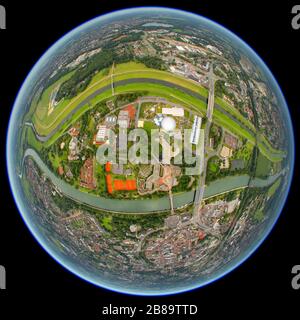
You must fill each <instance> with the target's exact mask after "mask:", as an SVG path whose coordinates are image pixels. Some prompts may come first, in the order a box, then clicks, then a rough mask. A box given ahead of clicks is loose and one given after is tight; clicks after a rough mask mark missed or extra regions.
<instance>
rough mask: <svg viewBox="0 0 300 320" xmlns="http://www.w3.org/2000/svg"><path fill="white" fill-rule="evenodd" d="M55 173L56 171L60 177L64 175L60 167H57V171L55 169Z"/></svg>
mask: <svg viewBox="0 0 300 320" xmlns="http://www.w3.org/2000/svg"><path fill="white" fill-rule="evenodd" d="M57 171H58V174H59V175H60V176H62V175H63V174H64V168H63V167H62V166H59V167H58V169H57Z"/></svg>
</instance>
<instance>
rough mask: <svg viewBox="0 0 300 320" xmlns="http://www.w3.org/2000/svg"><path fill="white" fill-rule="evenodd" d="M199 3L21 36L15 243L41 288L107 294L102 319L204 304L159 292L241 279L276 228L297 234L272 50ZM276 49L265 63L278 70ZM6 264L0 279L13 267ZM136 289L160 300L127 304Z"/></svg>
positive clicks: (13, 108)
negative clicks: (23, 52)
mask: <svg viewBox="0 0 300 320" xmlns="http://www.w3.org/2000/svg"><path fill="white" fill-rule="evenodd" d="M104 2H105V1H104ZM104 2H103V3H104ZM105 3H106V2H105ZM94 6H95V4H94ZM196 6H197V5H196V4H195V10H192V9H191V8H190V9H189V10H188V9H187V8H184V7H176V6H174V7H172V6H170V5H165V6H157V5H151V4H150V5H148V4H147V5H145V6H135V4H133V5H128V6H127V7H126V6H125V7H123V6H122V7H119V8H118V7H116V8H114V9H113V10H110V9H109V10H103V8H102V10H103V11H101V10H100V11H98V13H97V12H95V13H94V14H93V15H88V14H87V13H86V11H84V10H83V12H82V17H81V18H80V19H77V20H76V19H74V20H72V24H70V25H68V27H66V28H65V29H64V30H65V32H62V33H60V36H59V37H57V34H58V33H55V32H56V31H57V30H56V29H55V27H54V29H53V34H55V36H53V37H52V36H50V35H51V32H50V33H49V39H48V40H47V43H48V45H47V46H46V47H45V48H44V50H41V49H40V48H39V49H38V50H37V49H34V48H33V47H31V45H30V43H31V41H33V40H29V41H30V43H28V48H27V49H25V50H29V52H30V50H33V52H35V53H36V52H38V53H39V54H37V53H36V54H35V55H34V56H33V57H34V58H32V59H31V60H30V63H29V64H28V66H29V67H28V68H27V65H26V67H24V68H22V67H21V66H22V61H20V62H18V66H19V68H20V69H19V70H20V80H18V82H16V85H15V87H14V88H13V90H15V91H14V92H15V95H14V96H12V97H11V100H10V101H11V102H12V103H11V105H10V109H8V114H9V117H8V118H7V119H8V120H7V123H6V126H7V133H6V142H5V143H4V146H3V147H4V148H5V153H4V160H3V163H4V164H5V163H6V167H7V174H6V178H5V179H7V181H8V182H7V184H8V186H7V189H8V191H9V190H10V195H9V196H7V199H8V198H11V199H12V200H10V202H9V203H11V204H7V208H8V206H9V208H13V209H10V210H14V211H15V212H16V213H14V218H13V219H14V221H16V222H15V223H16V224H15V226H16V227H15V229H14V231H13V232H14V234H15V235H14V237H16V238H15V240H14V241H15V249H14V254H15V255H16V254H17V252H20V250H21V251H22V253H20V254H22V255H24V257H25V256H26V249H25V248H28V251H32V252H29V253H28V254H29V255H31V256H35V257H36V258H35V259H36V260H35V262H30V261H31V260H30V259H28V263H29V264H30V263H32V267H29V265H28V266H27V267H26V268H33V269H32V273H31V274H32V275H31V276H30V279H29V278H28V279H27V281H33V284H34V283H35V282H37V281H41V284H40V285H41V287H40V289H38V291H39V292H41V293H42V295H44V293H43V292H46V293H47V295H48V294H50V292H48V290H50V289H49V288H48V289H47V286H46V284H47V283H48V284H49V283H50V281H53V285H54V286H55V287H56V289H55V291H56V290H58V292H59V290H60V289H59V287H57V284H55V280H50V278H49V277H51V276H49V274H50V273H51V272H53V279H55V273H56V272H57V275H58V277H62V278H64V279H67V280H66V282H65V284H64V285H63V286H64V288H68V286H69V289H68V290H70V289H71V290H72V291H73V293H72V294H74V295H76V296H77V298H76V299H78V297H79V296H80V295H84V293H83V292H86V294H87V295H88V294H89V293H88V292H90V291H89V290H93V292H94V293H96V292H99V293H100V292H104V295H105V293H106V295H110V297H112V298H111V300H105V301H106V302H107V305H109V307H103V309H102V311H101V308H102V306H101V304H100V300H101V299H100V300H99V302H98V304H100V305H98V307H97V308H98V309H99V310H98V316H100V318H103V316H104V315H111V316H112V318H114V316H120V315H122V316H123V317H124V318H122V319H127V318H133V317H135V318H138V317H139V315H138V312H139V314H140V316H142V313H144V314H145V313H146V311H147V310H148V311H147V314H148V315H149V314H154V315H155V314H156V315H159V314H164V315H169V316H171V315H172V314H174V315H177V316H178V315H183V314H185V315H190V316H192V315H193V316H199V314H200V313H201V310H200V311H199V310H198V311H197V301H196V300H192V299H191V300H190V301H189V302H187V305H188V308H187V307H185V308H184V313H183V310H181V309H180V308H179V307H178V306H177V308H174V304H175V302H173V303H172V300H171V298H170V297H180V296H182V297H184V295H185V294H189V295H190V296H192V297H194V296H196V294H197V292H199V294H201V293H204V292H205V291H203V290H206V288H208V290H212V289H213V288H218V286H220V287H221V286H222V283H223V285H225V286H226V285H227V287H229V286H230V285H231V284H232V285H233V287H234V286H237V283H238V282H240V285H241V282H243V281H248V282H250V281H251V280H250V275H251V276H253V278H255V276H254V274H252V272H254V273H255V272H258V271H256V270H259V268H262V269H263V270H266V269H267V268H269V269H272V267H273V266H274V263H273V262H271V260H272V259H273V260H272V261H275V260H276V261H277V262H278V264H276V265H277V268H279V266H281V264H282V263H283V260H284V258H283V259H281V258H280V254H283V255H284V256H285V257H288V252H287V250H286V251H285V252H284V253H281V252H280V250H279V249H278V248H279V246H280V244H279V243H280V241H283V243H285V244H282V247H283V246H285V247H286V248H287V243H290V245H291V246H292V247H290V249H291V250H292V248H294V247H293V245H294V244H295V247H297V243H299V239H298V242H297V240H296V238H295V235H296V233H294V232H292V229H289V232H288V231H287V223H290V224H292V225H294V228H296V220H294V221H295V222H294V223H293V222H292V221H293V220H290V222H286V220H288V214H285V212H286V211H288V212H290V211H291V212H292V211H293V212H294V213H293V214H295V210H294V209H293V207H292V204H289V203H290V200H288V201H287V199H289V198H290V197H291V196H289V192H290V187H291V184H292V179H293V175H294V167H295V170H296V165H295V166H294V162H295V159H294V157H295V144H296V141H297V136H295V135H296V134H297V133H296V132H295V128H293V124H292V119H293V118H294V117H296V114H295V113H294V114H291V112H292V111H291V107H290V105H289V104H290V103H289V102H291V105H292V104H293V103H294V100H295V99H296V98H297V97H295V99H294V100H292V99H291V98H289V96H288V99H287V100H286V97H287V96H286V97H285V96H284V95H283V91H284V90H283V89H282V88H281V87H280V86H279V83H280V80H279V78H280V77H279V75H280V73H278V72H276V74H274V73H273V70H272V65H271V64H269V63H268V64H267V63H266V62H265V59H264V57H266V52H265V51H264V50H267V49H262V50H261V52H262V56H260V51H259V50H258V47H255V46H254V44H255V41H254V39H252V40H251V43H247V39H249V38H248V37H247V33H246V36H245V39H243V37H242V35H241V34H240V33H239V32H234V29H231V28H230V27H229V25H226V24H225V23H224V22H223V23H222V20H218V19H216V18H215V17H214V16H213V15H211V16H209V15H205V13H204V12H203V13H201V10H199V9H200V8H201V6H200V4H199V8H198V10H197V8H196ZM3 8H4V7H3ZM6 9H9V7H8V6H7V8H6ZM40 9H41V8H40ZM72 10H76V9H74V8H73V9H72ZM78 10H79V9H78V8H77V15H78V17H79V16H80V12H78ZM7 11H8V10H7ZM79 11H80V10H79ZM63 12H65V11H63ZM227 12H228V11H227ZM299 12H300V6H299ZM288 13H289V14H290V12H288ZM61 14H63V13H61ZM8 17H9V16H8ZM287 17H288V18H291V17H290V16H288V15H287ZM60 18H61V16H60V14H58V18H57V19H58V20H59V19H60ZM37 19H38V20H37V22H39V21H40V20H41V19H42V18H41V17H39V18H37ZM46 19H48V18H46ZM258 19H259V18H258ZM6 20H7V21H8V22H9V20H8V18H6ZM299 20H300V19H299ZM3 21H4V20H3ZM64 21H67V20H64ZM76 21H77V22H76ZM65 23H66V24H67V23H68V22H65ZM45 24H46V22H45ZM71 25H72V27H71ZM3 26H4V25H3ZM292 26H293V23H292V24H291V23H290V24H289V25H288V28H290V29H292ZM6 28H7V30H5V29H6ZM41 28H42V27H41ZM244 28H245V26H244ZM249 28H250V26H249ZM3 29H4V30H3V31H4V32H6V31H8V29H9V24H7V26H5V28H3ZM49 30H51V28H50V27H49ZM292 30H294V29H292ZM1 33H2V32H1ZM1 33H0V40H1V35H2V34H1ZM296 33H297V32H296ZM296 35H297V36H298V39H299V37H300V32H298V34H296ZM248 36H249V34H248ZM31 37H32V38H35V39H36V38H37V37H38V35H37V34H36V35H34V33H32V34H31V36H30V39H31ZM258 39H259V38H258ZM52 40H53V41H52ZM21 41H25V39H24V40H21ZM35 41H37V42H36V43H37V44H38V40H37V39H36V40H35ZM40 41H45V40H40ZM257 41H259V40H257ZM261 41H262V40H261ZM266 41H267V42H268V41H269V42H271V39H267V40H266ZM283 41H287V39H286V40H283ZM45 43H46V42H45ZM43 45H44V42H41V46H43ZM260 45H263V41H262V44H260ZM265 46H267V43H265ZM282 46H283V45H282ZM282 50H284V49H282ZM19 53H20V52H19ZM273 54H274V55H275V49H274V50H272V48H270V49H269V50H268V55H269V56H271V57H270V59H271V58H272V55H273ZM29 56H30V54H29V53H27V55H26V56H25V57H29ZM273 58H274V59H275V56H274V57H273ZM11 59H13V57H11ZM19 59H21V57H19ZM285 59H286V58H283V57H282V60H280V59H279V58H278V59H277V60H278V61H277V62H276V63H277V64H279V60H280V61H281V62H280V63H281V67H279V66H278V65H276V64H275V63H274V69H276V68H279V69H280V68H282V69H285V70H288V69H289V63H290V64H291V62H289V61H287V60H285ZM24 60H25V58H24ZM284 64H287V66H285V65H284ZM276 70H277V69H276ZM21 75H22V76H21ZM12 77H14V75H12ZM15 77H17V76H15ZM284 86H288V84H286V85H284ZM295 94H296V96H297V94H298V93H297V92H296V93H295ZM294 107H296V106H294ZM293 120H294V119H293ZM4 137H5V135H4ZM291 192H292V193H293V191H291ZM286 202H287V204H286ZM285 204H286V205H285ZM286 208H287V209H286ZM8 210H9V209H6V211H7V214H8ZM282 212H283V213H282ZM281 213H282V216H283V217H281ZM291 216H292V214H291ZM282 220H284V221H283V227H282V228H283V229H280V225H281V221H282ZM278 221H279V222H278ZM298 221H299V218H298ZM284 228H286V230H284ZM19 229H20V230H21V231H20V232H19V231H17V230H19ZM273 229H274V230H273ZM278 230H279V231H278ZM285 232H286V233H285ZM17 234H18V236H17ZM287 234H289V235H290V237H294V238H288V236H287ZM10 236H11V237H12V236H13V235H10ZM271 237H272V239H275V240H273V242H272V243H273V246H272V243H270V242H269V241H270V240H269V239H270V238H271ZM27 239H29V240H27ZM292 239H294V240H292ZM18 241H20V242H23V244H22V245H21V244H20V245H21V246H23V247H19V248H20V250H19V249H17V248H18V247H17V246H18V244H17V243H18ZM26 241H29V242H26ZM276 241H277V242H276ZM29 243H32V245H30V244H29ZM291 243H293V244H291ZM30 247H31V249H30ZM276 248H277V249H276ZM10 250H12V249H10ZM24 250H25V251H24ZM278 250H279V251H278ZM275 251H276V252H277V254H278V256H276V257H275V256H273V255H272V253H273V252H275ZM296 251H297V250H296ZM11 254H12V252H11ZM260 255H261V256H262V255H263V256H264V257H263V258H261V262H260V264H259V256H260ZM39 256H42V257H41V260H39ZM268 258H270V264H271V263H272V266H271V265H269V266H268V265H267V264H266V263H267V261H268ZM253 259H254V260H253ZM255 259H258V260H255ZM262 259H264V260H262ZM289 259H290V261H292V260H291V258H290V256H289ZM24 261H26V260H24ZM43 261H44V262H43ZM253 261H254V262H253ZM255 261H256V262H255ZM293 261H294V262H293V263H290V264H286V265H285V266H284V267H281V268H282V269H281V271H280V272H282V275H280V274H278V275H277V276H278V277H279V278H280V277H281V276H282V277H287V279H285V280H284V281H286V282H287V284H286V285H287V289H286V290H290V291H293V293H294V292H296V290H294V289H295V287H297V286H298V283H297V279H296V278H294V279H293V282H291V281H292V278H293V275H292V274H293V273H294V274H295V275H297V274H298V269H297V268H296V267H297V266H295V267H294V265H296V264H297V262H298V263H300V262H299V261H297V259H294V260H293ZM280 263H281V264H280ZM0 264H1V266H2V262H1V261H0ZM26 264H27V263H26ZM247 264H248V266H247ZM249 264H250V265H252V266H249ZM244 265H246V266H244ZM7 266H8V265H7ZM254 266H255V267H254ZM293 267H294V269H293V270H294V271H291V270H292V268H293ZM243 268H245V269H243ZM247 268H248V269H247ZM1 270H2V271H1V277H0V278H1V279H3V280H1V283H2V284H1V285H2V287H3V289H6V287H7V288H9V278H8V280H7V279H6V276H8V275H11V277H13V275H12V274H11V273H9V268H8V267H7V268H5V265H3V269H1ZM33 270H38V271H37V272H39V273H36V271H33ZM45 270H46V271H45ZM241 270H242V271H241ZM243 270H245V271H244V273H243ZM247 270H249V271H247ZM44 272H46V273H45V274H44ZM274 272H278V270H277V271H274ZM5 273H6V274H5ZM34 274H36V277H37V278H36V280H31V279H32V278H34ZM47 274H48V275H47ZM59 274H61V275H59ZM286 274H287V275H286ZM299 274H300V267H299ZM235 275H236V277H238V279H239V280H238V279H237V278H236V279H235V280H232V279H234V277H235ZM270 276H271V275H270ZM261 277H262V276H261ZM272 277H273V278H274V275H272ZM43 278H45V281H46V282H45V283H44V285H42V283H43V281H44V280H42V279H43ZM46 278H48V279H46ZM37 279H40V280H37ZM230 279H231V280H230ZM258 279H259V278H257V281H259V280H258ZM6 280H7V281H6ZM47 281H48V282H47ZM224 281H225V284H224ZM230 281H231V282H230ZM253 281H255V280H253ZM269 281H271V280H269ZM226 282H227V284H226ZM73 283H74V284H75V285H73ZM291 283H292V284H291ZM1 285H0V286H1ZM253 285H254V284H253ZM81 286H83V287H84V290H85V291H82V292H81V291H80V288H81ZM259 286H260V287H259ZM259 286H258V284H256V287H257V290H260V288H261V289H262V290H265V289H263V288H264V285H263V282H262V281H259ZM299 287H300V279H299ZM36 288H38V287H36ZM236 288H237V287H236ZM265 288H266V287H265ZM232 289H233V288H232ZM35 290H36V289H35ZM63 290H65V289H63ZM102 290H103V291H102ZM216 290H217V289H216ZM221 290H222V289H221ZM233 290H234V289H233ZM269 290H271V289H270V288H269ZM3 291H4V290H3ZM5 291H9V290H5ZM12 291H13V290H12ZM76 292H77V293H76ZM297 293H298V292H297ZM58 294H59V293H58ZM248 294H249V293H248ZM51 295H52V294H51ZM119 295H121V298H120V296H119ZM122 295H123V297H129V298H128V299H131V300H128V301H127V302H128V303H130V305H131V307H129V306H128V307H126V308H128V310H127V309H126V308H125V309H122V308H120V304H121V303H122ZM114 296H115V297H116V299H115V300H114V298H113V297H114ZM142 296H143V297H146V298H147V297H148V298H151V297H152V298H154V297H156V298H155V299H163V298H164V297H166V298H168V303H166V307H165V309H164V308H163V307H162V308H161V309H160V307H157V306H156V307H153V310H154V311H153V313H151V312H152V311H151V310H152V306H151V303H150V300H149V303H150V305H148V303H147V310H146V307H145V301H147V300H143V301H144V309H140V310H138V308H139V307H135V304H134V302H133V301H134V300H132V299H139V297H142ZM45 297H46V296H45ZM68 298H71V297H68ZM0 299H1V298H0ZM126 299H127V298H126ZM74 301H75V300H74ZM80 301H81V302H82V303H83V301H84V300H81V299H80ZM139 301H141V300H139ZM152 301H154V300H152ZM155 301H161V303H162V300H155ZM176 301H177V302H178V301H179V300H176ZM158 303H160V302H158ZM123 304H125V299H124V301H123ZM148 307H149V308H148ZM198 309H199V306H198ZM188 310H189V311H188ZM122 312H123V313H122ZM197 312H198V314H197ZM104 318H105V317H104ZM117 319H119V318H117Z"/></svg>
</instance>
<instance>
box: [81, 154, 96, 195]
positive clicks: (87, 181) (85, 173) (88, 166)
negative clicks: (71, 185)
mask: <svg viewBox="0 0 300 320" xmlns="http://www.w3.org/2000/svg"><path fill="white" fill-rule="evenodd" d="M80 186H82V187H84V188H88V189H95V188H96V181H95V178H94V163H93V159H91V158H90V159H87V160H86V161H85V163H84V164H83V166H82V168H81V169H80Z"/></svg>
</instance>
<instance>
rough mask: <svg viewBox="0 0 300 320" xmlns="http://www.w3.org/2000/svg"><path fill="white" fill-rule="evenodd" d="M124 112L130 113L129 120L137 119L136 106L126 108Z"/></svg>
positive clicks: (130, 105)
mask: <svg viewBox="0 0 300 320" xmlns="http://www.w3.org/2000/svg"><path fill="white" fill-rule="evenodd" d="M123 110H124V111H128V115H129V119H130V120H131V121H133V120H134V119H135V112H136V109H135V107H134V105H132V104H129V105H128V106H126V107H125V108H123Z"/></svg>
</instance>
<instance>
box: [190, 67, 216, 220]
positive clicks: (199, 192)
mask: <svg viewBox="0 0 300 320" xmlns="http://www.w3.org/2000/svg"><path fill="white" fill-rule="evenodd" d="M208 78H209V92H208V101H207V111H206V117H207V122H206V126H205V130H204V153H202V155H198V156H200V157H202V159H203V160H202V161H203V171H202V172H201V175H200V179H199V185H198V188H197V189H196V192H195V199H194V210H193V219H194V221H195V222H197V221H198V213H199V210H200V208H201V203H202V200H203V196H204V190H205V180H206V170H207V161H208V158H207V157H206V156H205V153H206V150H207V149H208V146H209V132H210V127H211V123H212V118H213V113H214V105H215V78H214V73H213V64H212V63H211V64H210V70H209V75H208Z"/></svg>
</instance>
